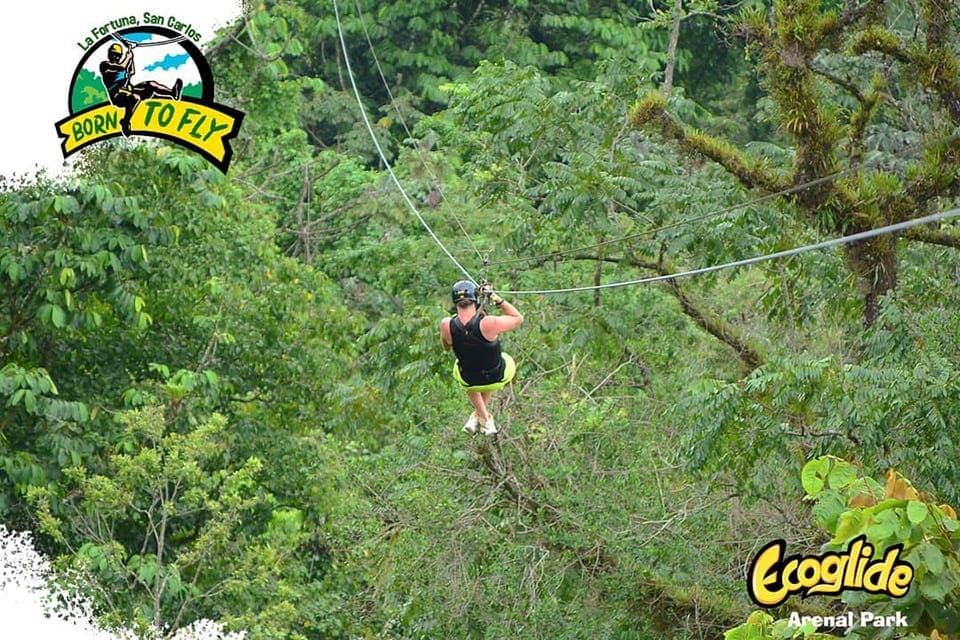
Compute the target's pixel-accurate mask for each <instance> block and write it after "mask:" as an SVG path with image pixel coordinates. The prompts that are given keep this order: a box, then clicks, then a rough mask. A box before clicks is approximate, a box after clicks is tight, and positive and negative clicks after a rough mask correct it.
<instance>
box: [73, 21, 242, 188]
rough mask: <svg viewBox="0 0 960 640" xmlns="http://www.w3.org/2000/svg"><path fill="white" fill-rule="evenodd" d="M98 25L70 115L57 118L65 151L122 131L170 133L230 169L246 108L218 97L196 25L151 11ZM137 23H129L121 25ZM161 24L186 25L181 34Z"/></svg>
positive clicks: (80, 70)
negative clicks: (232, 142)
mask: <svg viewBox="0 0 960 640" xmlns="http://www.w3.org/2000/svg"><path fill="white" fill-rule="evenodd" d="M143 20H144V22H143V23H141V21H140V19H139V18H138V17H137V16H128V17H126V18H123V19H122V20H113V21H111V22H110V23H108V24H109V25H110V28H113V29H115V30H112V31H109V32H106V30H107V26H103V27H98V28H96V29H93V30H91V33H92V34H94V35H95V36H100V35H102V36H103V37H101V38H100V39H99V40H96V41H94V40H93V39H92V38H89V37H88V38H87V42H85V43H84V44H80V43H78V45H80V48H81V49H83V50H84V52H85V53H84V55H83V57H82V58H81V60H80V62H79V64H78V65H77V68H76V70H75V71H74V75H73V80H72V81H71V84H70V92H69V108H70V115H69V116H68V117H66V118H64V119H62V120H60V121H59V122H57V123H56V128H57V133H58V134H59V135H60V137H61V138H63V141H62V143H61V148H62V151H63V157H64V158H66V157H67V156H69V155H70V154H72V153H74V152H76V151H78V150H80V149H82V148H84V147H86V146H88V145H91V144H94V143H96V142H100V141H102V140H106V139H108V138H113V137H117V136H131V135H145V136H153V137H157V138H165V139H167V140H171V141H173V142H176V143H177V144H180V145H181V146H184V147H187V148H189V149H192V150H194V151H196V152H198V153H200V154H201V155H203V156H204V157H205V158H207V160H209V161H210V162H212V163H213V164H214V165H216V166H217V167H218V168H219V169H220V170H221V171H223V172H224V173H226V171H227V168H228V167H229V166H230V160H231V157H232V155H233V151H232V149H231V148H230V143H229V141H230V139H231V138H234V137H235V136H236V135H237V132H238V131H239V129H240V123H241V122H242V120H243V113H241V112H240V111H237V110H235V109H232V108H230V107H227V106H225V105H222V104H218V103H216V102H214V100H213V74H212V73H211V72H210V67H209V65H208V64H207V61H206V59H205V58H204V56H203V54H202V53H201V52H200V49H199V48H198V47H197V45H196V44H195V42H194V40H196V39H198V38H199V34H198V33H196V32H195V31H194V30H193V29H192V27H191V26H190V25H189V24H187V25H184V24H182V23H180V22H179V21H171V20H167V21H163V20H159V19H157V18H156V17H155V16H153V15H151V14H149V13H144V14H143ZM131 24H132V25H133V26H124V27H122V28H115V27H119V26H120V25H131ZM162 24H166V25H170V24H173V25H175V26H179V27H183V28H184V29H185V31H186V32H185V33H181V32H180V31H177V30H175V29H171V28H169V27H168V26H162Z"/></svg>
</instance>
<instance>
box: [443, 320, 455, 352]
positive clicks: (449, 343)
mask: <svg viewBox="0 0 960 640" xmlns="http://www.w3.org/2000/svg"><path fill="white" fill-rule="evenodd" d="M440 345H441V346H442V347H443V350H444V351H450V349H452V348H453V336H452V335H450V318H444V319H443V320H441V321H440Z"/></svg>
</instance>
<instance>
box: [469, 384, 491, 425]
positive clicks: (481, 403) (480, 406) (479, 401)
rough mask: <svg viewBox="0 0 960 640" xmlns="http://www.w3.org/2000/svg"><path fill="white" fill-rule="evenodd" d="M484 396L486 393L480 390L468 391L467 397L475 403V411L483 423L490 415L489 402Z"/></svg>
mask: <svg viewBox="0 0 960 640" xmlns="http://www.w3.org/2000/svg"><path fill="white" fill-rule="evenodd" d="M487 395H489V394H487ZM483 396H484V394H482V393H480V392H478V391H467V397H468V398H469V399H470V404H472V405H473V410H474V413H476V414H477V418H479V419H480V423H481V424H483V423H485V422H486V421H487V418H489V417H490V414H489V413H487V402H486V400H485V399H484V397H483Z"/></svg>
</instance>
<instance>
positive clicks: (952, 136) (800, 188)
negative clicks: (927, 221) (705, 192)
mask: <svg viewBox="0 0 960 640" xmlns="http://www.w3.org/2000/svg"><path fill="white" fill-rule="evenodd" d="M958 137H960V134H956V133H954V134H950V135H948V136H944V137H943V138H940V139H939V140H936V141H934V142H931V143H929V144H927V145H924V147H923V148H924V149H929V148H930V147H933V146H936V145H941V144H945V143H947V142H950V141H951V140H954V139H956V138H958ZM882 162H883V159H882V158H875V159H873V160H867V161H865V162H864V163H863V164H860V165H857V166H853V167H847V168H846V169H841V170H840V171H836V172H834V173H831V174H829V175H826V176H821V177H819V178H814V179H813V180H810V181H808V182H802V183H800V184H795V185H792V186H790V187H787V188H785V189H781V190H780V191H776V192H774V193H768V194H766V195H763V196H760V197H758V198H754V199H752V200H747V201H746V202H740V203H737V204H734V205H730V206H729V207H724V208H723V209H716V210H714V211H708V212H706V213H702V214H700V215H696V216H693V217H691V218H687V219H685V220H678V221H677V222H671V223H669V224H665V225H663V226H660V227H654V228H652V229H646V230H645V231H638V232H637V233H631V234H629V235H625V236H621V237H619V238H611V239H610V240H604V241H601V242H599V243H593V244H590V245H587V246H584V247H579V248H576V249H559V250H557V251H551V252H550V253H547V254H542V255H539V256H530V257H524V258H511V259H510V260H500V261H497V262H494V263H492V264H493V265H495V266H506V265H511V264H521V263H524V262H538V261H542V260H549V259H550V258H554V257H559V256H563V255H567V254H570V253H579V252H580V251H586V250H587V249H594V248H596V247H600V246H606V245H611V244H618V243H620V242H626V241H628V240H634V239H636V238H643V237H645V236H650V235H655V234H657V233H660V232H661V231H667V230H669V229H675V228H677V227H682V226H684V225H687V224H693V223H694V222H702V221H703V220H707V219H709V218H713V217H716V216H721V215H723V214H725V213H731V212H733V211H737V210H738V209H745V208H746V207H750V206H753V205H756V204H761V203H763V202H766V201H767V200H773V199H774V198H779V197H781V196H786V195H790V194H792V193H797V192H799V191H803V190H804V189H809V188H810V187H815V186H817V185H820V184H823V183H825V182H830V181H832V180H837V179H839V178H842V177H844V176H846V175H848V174H852V173H856V172H858V171H862V170H864V169H868V168H870V167H872V166H874V165H878V164H881V163H882Z"/></svg>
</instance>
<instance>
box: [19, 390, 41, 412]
mask: <svg viewBox="0 0 960 640" xmlns="http://www.w3.org/2000/svg"><path fill="white" fill-rule="evenodd" d="M21 391H23V392H24V393H23V408H24V409H26V410H27V413H36V412H37V396H35V395H34V393H33V391H30V390H29V389H26V390H23V389H21Z"/></svg>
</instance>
